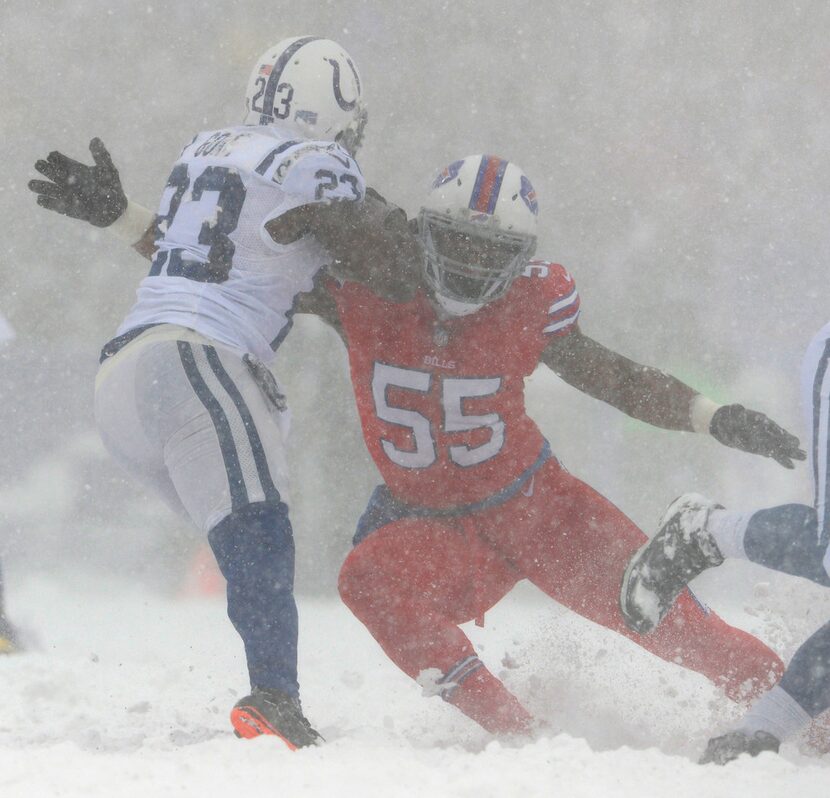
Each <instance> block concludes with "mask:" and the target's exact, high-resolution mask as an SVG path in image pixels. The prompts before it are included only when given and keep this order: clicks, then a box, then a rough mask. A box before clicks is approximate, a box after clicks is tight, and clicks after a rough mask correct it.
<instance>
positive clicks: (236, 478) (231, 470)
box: [178, 341, 248, 511]
mask: <svg viewBox="0 0 830 798" xmlns="http://www.w3.org/2000/svg"><path fill="white" fill-rule="evenodd" d="M178 347H179V357H180V358H181V361H182V366H183V367H184V372H185V374H186V375H187V379H188V380H189V381H190V385H191V386H192V388H193V390H194V391H195V392H196V396H198V397H199V401H200V402H201V403H202V404H203V405H204V407H205V409H206V410H207V411H208V413H209V414H210V418H211V421H212V422H213V426H214V427H215V428H216V435H217V437H218V438H219V448H220V450H221V452H222V460H223V461H224V463H225V471H226V472H227V475H228V487H229V489H230V494H231V508H232V510H233V511H236V510H238V509H240V508H241V507H244V506H245V505H246V504H247V503H248V491H247V489H246V488H245V478H244V477H243V476H242V467H241V466H240V464H239V455H238V453H237V451H236V444H235V443H234V440H233V434H232V433H231V426H230V424H229V423H228V418H227V416H226V415H225V411H224V410H223V409H222V406H221V405H220V404H219V401H218V400H217V399H216V397H215V396H214V395H213V394H212V393H211V392H210V389H209V388H208V386H207V383H206V382H205V381H204V379H203V378H202V375H201V374H200V373H199V368H198V366H197V365H196V358H195V357H194V354H193V347H192V346H191V345H190V344H189V343H187V342H186V341H179V342H178Z"/></svg>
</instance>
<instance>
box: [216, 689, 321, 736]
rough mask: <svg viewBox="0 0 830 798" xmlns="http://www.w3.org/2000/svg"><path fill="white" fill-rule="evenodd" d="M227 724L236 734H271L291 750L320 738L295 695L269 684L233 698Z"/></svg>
mask: <svg viewBox="0 0 830 798" xmlns="http://www.w3.org/2000/svg"><path fill="white" fill-rule="evenodd" d="M231 724H232V725H233V728H234V732H235V733H236V736H237V737H244V738H245V739H251V738H253V737H259V736H261V735H263V734H268V735H273V736H275V737H279V738H280V739H281V740H282V741H283V742H284V743H285V744H286V745H287V746H288V747H289V748H290V749H291V750H292V751H296V750H297V749H298V748H305V747H306V746H309V745H319V743H320V742H321V741H322V739H323V738H322V736H320V734H318V733H317V732H316V731H315V730H314V729H312V728H311V724H310V723H309V722H308V720H307V719H306V717H305V715H303V708H302V706H301V705H300V699H299V698H294V697H293V696H290V695H288V694H287V693H284V692H282V690H276V689H274V688H269V687H254V689H253V692H252V693H251V695H248V696H245V698H241V699H240V700H239V701H237V702H236V704H235V705H234V708H233V709H232V710H231Z"/></svg>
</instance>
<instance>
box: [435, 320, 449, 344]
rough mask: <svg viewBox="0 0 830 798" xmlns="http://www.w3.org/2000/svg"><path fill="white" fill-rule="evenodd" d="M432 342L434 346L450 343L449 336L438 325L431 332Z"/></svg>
mask: <svg viewBox="0 0 830 798" xmlns="http://www.w3.org/2000/svg"><path fill="white" fill-rule="evenodd" d="M432 340H433V343H434V344H435V345H436V346H446V345H447V344H448V343H449V342H450V334H449V333H448V332H447V331H446V330H445V329H444V328H443V327H442V326H441V325H440V324H436V325H435V328H434V329H433V331H432Z"/></svg>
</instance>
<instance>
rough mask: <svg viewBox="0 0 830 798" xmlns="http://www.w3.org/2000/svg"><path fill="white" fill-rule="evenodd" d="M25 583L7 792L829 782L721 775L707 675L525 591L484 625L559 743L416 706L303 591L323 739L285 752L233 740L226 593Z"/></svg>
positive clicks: (760, 790)
mask: <svg viewBox="0 0 830 798" xmlns="http://www.w3.org/2000/svg"><path fill="white" fill-rule="evenodd" d="M12 577H13V578H12V582H13V587H14V590H13V594H14V600H13V603H12V609H13V610H16V616H17V617H18V619H19V620H20V621H22V622H23V623H25V625H26V626H27V627H28V629H29V631H30V632H31V633H34V634H35V635H36V636H37V638H38V640H39V642H38V646H37V649H36V650H34V651H32V652H30V653H26V654H23V655H19V656H16V657H9V658H5V659H3V660H2V661H0V673H2V679H3V683H4V685H5V687H6V690H5V692H4V704H5V707H4V710H3V712H2V715H0V796H3V798H18V796H19V797H20V798H22V797H23V796H26V798H39V797H40V796H61V797H62V798H63V797H64V796H65V797H66V798H69V797H70V796H79V798H80V797H81V796H83V798H98V796H101V797H103V796H107V797H109V796H115V795H118V796H123V797H124V798H132V796H136V797H138V796H140V797H141V798H147V797H148V796H159V797H162V796H203V797H205V798H209V797H210V796H228V795H241V794H254V793H256V794H268V795H272V794H273V795H285V796H292V797H293V798H302V797H304V796H340V795H344V796H347V795H348V796H351V795H359V796H361V798H372V797H373V796H384V798H387V797H388V796H496V795H499V796H533V795H552V796H568V797H569V798H571V797H573V798H578V796H603V798H612V796H637V798H641V797H642V796H651V795H661V796H665V795H668V794H671V795H672V796H675V798H684V797H685V796H690V797H692V796H693V797H694V798H702V797H703V796H707V797H708V796H721V795H722V796H730V798H733V797H734V796H748V795H752V796H753V798H761V796H776V797H778V796H782V795H784V794H785V793H791V794H793V795H798V796H799V798H808V796H826V795H827V794H828V790H830V762H828V761H827V759H826V758H825V759H824V760H822V759H819V758H815V757H810V756H807V755H806V754H805V753H802V752H800V751H799V748H798V747H797V746H795V745H788V746H785V748H784V750H783V755H782V756H780V757H774V756H772V755H764V756H762V757H761V758H759V759H757V760H751V761H740V762H737V763H734V764H732V765H730V766H729V767H727V768H716V767H714V766H708V767H700V766H698V765H696V764H694V761H693V760H694V758H695V757H696V756H697V755H698V754H699V752H700V751H701V750H702V747H703V746H704V744H705V740H706V739H707V737H708V736H709V734H710V732H711V731H712V730H713V729H716V728H718V727H719V725H720V726H722V725H723V724H724V723H725V722H728V720H729V719H730V718H732V717H734V716H735V710H734V708H733V707H732V706H731V705H730V704H729V702H728V701H726V700H725V699H724V698H722V697H721V696H720V695H719V694H718V693H717V692H716V691H715V690H714V689H713V688H711V687H710V686H709V685H708V683H707V682H705V681H704V680H703V679H702V678H701V677H699V676H697V675H696V674H692V673H689V672H686V671H683V670H682V669H680V668H677V667H673V666H670V665H667V664H665V663H663V662H661V661H659V660H656V659H654V658H652V657H650V656H649V655H646V654H644V653H642V652H640V651H639V650H638V649H637V648H636V647H635V646H634V645H632V644H631V643H629V642H627V641H624V640H621V639H619V638H616V637H615V636H613V635H611V634H610V633H608V632H606V631H605V630H600V629H598V628H596V627H593V626H589V625H588V624H586V623H585V622H583V621H581V620H580V619H578V618H576V617H575V616H573V615H571V614H570V613H568V612H565V611H564V610H562V609H560V608H558V607H556V606H555V605H553V604H552V603H551V602H549V601H547V600H546V599H544V597H542V596H541V595H540V594H538V593H536V592H535V591H533V590H532V589H530V588H525V587H520V588H519V589H518V590H517V591H514V593H513V594H511V596H509V597H508V598H507V599H506V600H505V601H504V602H502V604H501V605H499V606H498V607H497V608H496V609H495V610H494V611H493V612H491V613H489V614H488V616H487V624H486V628H485V629H484V630H480V629H476V628H473V629H471V630H470V633H471V635H473V636H474V637H475V639H476V642H477V644H478V646H479V649H480V651H481V653H482V655H483V657H484V659H485V660H486V661H487V662H488V664H489V665H490V667H492V668H494V669H495V670H496V671H497V672H500V674H501V675H502V676H503V678H504V679H505V680H506V682H507V683H508V684H509V685H510V686H511V688H512V689H514V690H515V691H516V692H517V693H518V694H519V695H520V696H521V697H522V698H523V700H525V701H526V702H527V704H528V705H529V706H530V707H531V708H532V709H533V710H534V711H535V712H537V713H538V715H539V716H540V717H541V718H543V719H544V720H545V721H546V722H547V723H548V724H549V726H550V732H549V733H548V734H546V735H545V736H542V737H540V738H539V739H538V740H537V741H535V742H533V743H530V744H525V745H522V746H518V747H517V746H512V745H510V744H508V743H507V742H504V743H499V742H495V741H493V740H492V739H491V738H489V737H488V736H487V735H486V734H485V733H484V732H482V731H481V730H479V729H478V728H477V727H474V726H473V725H472V723H471V722H469V721H467V720H466V719H465V718H464V717H462V716H461V715H460V714H458V713H456V712H455V711H454V710H453V709H452V708H451V707H449V706H447V705H444V704H443V703H441V702H440V701H438V700H437V699H430V700H427V699H425V698H423V697H421V696H420V694H419V688H417V687H416V686H415V685H414V684H412V683H411V682H409V681H408V680H407V679H406V678H405V677H403V676H402V675H401V674H400V673H398V672H397V671H396V670H395V669H394V668H393V667H392V666H391V665H390V664H389V663H388V662H386V661H385V660H384V658H383V656H382V654H381V652H380V650H379V649H378V647H377V646H376V645H375V644H374V642H373V641H372V640H371V639H370V638H369V637H368V635H367V634H366V633H365V632H364V631H363V630H362V628H361V627H360V626H359V625H358V623H357V622H356V621H355V620H354V619H353V618H352V617H351V616H350V614H349V613H348V612H347V611H346V610H345V609H344V608H343V607H342V606H341V605H339V604H338V603H337V602H335V601H327V600H322V599H313V600H306V599H301V602H300V609H301V625H302V629H301V679H302V682H303V687H304V704H305V708H306V711H307V714H308V715H309V717H310V718H311V719H312V720H313V722H314V723H315V725H316V726H317V728H318V729H319V730H320V731H321V732H322V734H323V735H324V736H325V738H326V744H325V746H323V747H320V748H318V749H314V750H303V751H299V752H297V753H290V752H289V751H287V750H285V749H283V748H282V747H281V746H280V745H279V744H277V743H275V742H274V741H273V740H270V739H264V738H261V739H258V740H255V741H246V742H243V741H239V740H237V739H235V738H234V737H233V735H232V733H231V731H230V727H229V724H228V722H227V712H228V709H229V707H230V706H231V705H232V704H233V702H234V701H235V700H236V699H237V697H238V696H239V695H240V694H241V692H240V691H243V690H244V688H245V682H244V679H243V675H242V674H243V661H242V657H241V650H240V645H239V643H238V641H237V639H236V638H235V635H234V633H233V631H232V630H231V627H230V625H229V624H228V623H227V622H226V621H225V618H224V606H223V602H222V600H221V599H219V598H215V597H214V598H210V597H196V598H185V599H182V598H172V597H163V596H160V595H159V594H157V593H151V592H148V591H146V590H142V589H139V588H138V587H136V586H134V585H128V584H124V583H123V582H119V581H112V582H109V583H108V582H107V581H106V579H100V578H98V579H94V580H90V579H81V578H80V577H79V576H77V575H75V576H64V577H59V578H55V577H46V576H41V577H38V578H34V577H28V578H26V579H24V580H23V581H20V580H17V579H15V578H14V574H12ZM731 619H732V620H734V619H733V618H731ZM744 620H745V621H746V620H750V621H751V620H752V619H750V618H749V617H748V616H747V618H744ZM755 621H756V622H757V623H761V620H759V619H758V618H756V619H755ZM764 624H766V626H767V627H769V621H768V620H767V621H764ZM750 625H751V624H750Z"/></svg>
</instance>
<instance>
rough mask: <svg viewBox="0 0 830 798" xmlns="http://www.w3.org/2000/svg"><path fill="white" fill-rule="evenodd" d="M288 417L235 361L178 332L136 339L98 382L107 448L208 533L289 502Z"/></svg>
mask: <svg viewBox="0 0 830 798" xmlns="http://www.w3.org/2000/svg"><path fill="white" fill-rule="evenodd" d="M286 415H287V414H286V413H280V412H279V411H278V410H277V409H276V408H274V407H273V405H272V404H271V403H270V402H269V401H268V400H267V399H266V397H265V395H264V393H263V392H262V390H261V389H260V387H259V385H258V384H257V382H256V381H255V380H254V378H253V376H252V375H251V374H250V372H249V371H248V368H247V366H246V364H245V363H244V362H243V360H242V358H241V357H240V356H239V354H237V353H236V352H234V351H232V350H230V349H227V348H226V347H223V346H221V345H218V344H216V343H214V342H212V341H210V340H209V339H206V338H204V337H203V336H200V335H198V334H197V333H195V332H193V331H192V330H187V329H185V328H183V327H177V326H174V325H159V326H156V327H152V328H150V329H149V330H147V331H146V332H144V333H143V334H141V335H139V336H138V337H137V338H136V339H135V340H133V341H131V342H130V343H128V344H127V345H126V346H124V348H123V349H121V350H120V351H119V352H118V353H117V354H115V355H113V356H112V357H110V358H108V359H107V360H105V361H104V362H103V363H102V365H101V368H100V369H99V372H98V376H97V377H96V381H95V420H96V423H97V426H98V431H99V432H100V434H101V438H102V439H103V442H104V445H105V446H106V448H107V449H108V450H109V451H110V453H111V454H112V456H113V457H114V458H115V459H116V460H117V461H118V462H119V463H120V464H121V465H122V466H123V467H124V468H125V469H126V470H127V471H128V472H129V473H131V474H132V475H134V476H136V477H137V478H139V479H141V480H143V481H144V482H145V483H148V484H150V485H152V486H153V487H154V488H155V489H156V490H157V491H158V492H159V493H160V494H161V496H162V497H163V498H164V499H165V501H166V502H167V503H168V504H169V505H171V506H172V507H173V508H174V509H176V510H179V511H181V510H184V511H185V512H186V513H187V515H189V516H190V518H191V519H193V522H194V523H195V524H196V525H197V526H198V527H199V529H201V530H202V531H204V532H207V531H208V530H210V529H211V528H212V527H214V526H215V525H216V524H217V523H219V522H220V521H221V520H222V519H223V518H225V516H227V515H229V514H230V513H231V512H234V511H236V510H238V509H241V508H242V507H244V506H245V505H247V504H251V503H255V502H264V501H276V502H278V501H285V502H286V503H287V501H288V479H287V470H286V465H285V453H284V433H286V432H287V418H286Z"/></svg>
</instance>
